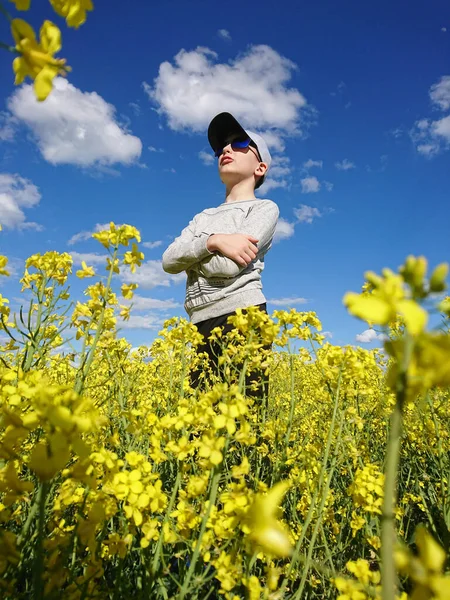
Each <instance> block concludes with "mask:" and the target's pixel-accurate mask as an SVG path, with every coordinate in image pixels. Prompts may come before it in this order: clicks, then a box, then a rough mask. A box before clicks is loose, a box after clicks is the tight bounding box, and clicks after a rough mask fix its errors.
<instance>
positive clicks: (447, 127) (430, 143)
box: [409, 75, 450, 158]
mask: <svg viewBox="0 0 450 600" xmlns="http://www.w3.org/2000/svg"><path fill="white" fill-rule="evenodd" d="M429 96H430V100H431V104H432V106H433V108H434V109H436V110H442V111H448V110H450V75H444V76H443V77H441V79H440V80H439V81H438V82H437V83H435V84H433V85H432V86H431V88H430V90H429ZM409 135H410V137H411V140H412V141H413V143H414V145H415V147H416V150H417V151H418V152H419V154H422V155H423V156H426V157H427V158H431V157H432V156H434V155H436V154H439V153H440V152H441V151H443V150H447V149H448V148H450V115H447V116H444V117H442V118H440V119H436V120H432V119H419V120H418V121H416V122H415V123H414V126H413V127H412V129H411V131H410V132H409Z"/></svg>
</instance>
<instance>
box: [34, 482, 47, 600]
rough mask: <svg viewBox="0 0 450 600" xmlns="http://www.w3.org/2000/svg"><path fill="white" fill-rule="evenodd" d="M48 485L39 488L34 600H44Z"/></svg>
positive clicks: (44, 483) (43, 483)
mask: <svg viewBox="0 0 450 600" xmlns="http://www.w3.org/2000/svg"><path fill="white" fill-rule="evenodd" d="M47 490H48V483H46V482H42V483H41V485H40V487H39V497H38V506H39V521H38V536H37V540H36V546H35V548H34V565H33V567H34V586H33V587H34V596H33V598H34V599H35V600H42V599H43V598H44V581H43V579H42V575H43V570H44V552H43V541H44V534H45V501H46V498H47Z"/></svg>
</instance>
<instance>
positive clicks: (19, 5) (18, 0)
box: [10, 0, 30, 10]
mask: <svg viewBox="0 0 450 600" xmlns="http://www.w3.org/2000/svg"><path fill="white" fill-rule="evenodd" d="M10 2H13V3H14V4H15V5H16V9H17V10H28V9H29V8H30V0H10Z"/></svg>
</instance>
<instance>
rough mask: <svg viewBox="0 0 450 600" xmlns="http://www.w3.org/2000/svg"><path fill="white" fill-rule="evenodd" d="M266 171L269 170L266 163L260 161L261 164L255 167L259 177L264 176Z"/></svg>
mask: <svg viewBox="0 0 450 600" xmlns="http://www.w3.org/2000/svg"><path fill="white" fill-rule="evenodd" d="M266 171H267V165H266V163H263V162H260V163H259V165H258V166H257V167H256V169H255V175H257V176H258V177H262V176H263V175H265V173H266Z"/></svg>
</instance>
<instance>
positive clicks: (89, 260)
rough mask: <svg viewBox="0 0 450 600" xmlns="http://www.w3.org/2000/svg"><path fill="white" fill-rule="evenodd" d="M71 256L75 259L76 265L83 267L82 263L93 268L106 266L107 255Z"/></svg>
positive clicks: (84, 253)
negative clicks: (94, 266)
mask: <svg viewBox="0 0 450 600" xmlns="http://www.w3.org/2000/svg"><path fill="white" fill-rule="evenodd" d="M70 256H71V257H72V258H73V263H74V264H75V265H81V263H82V261H83V260H84V262H85V263H86V264H87V265H88V267H92V266H93V265H106V259H107V258H108V255H107V254H98V253H97V252H71V253H70Z"/></svg>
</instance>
